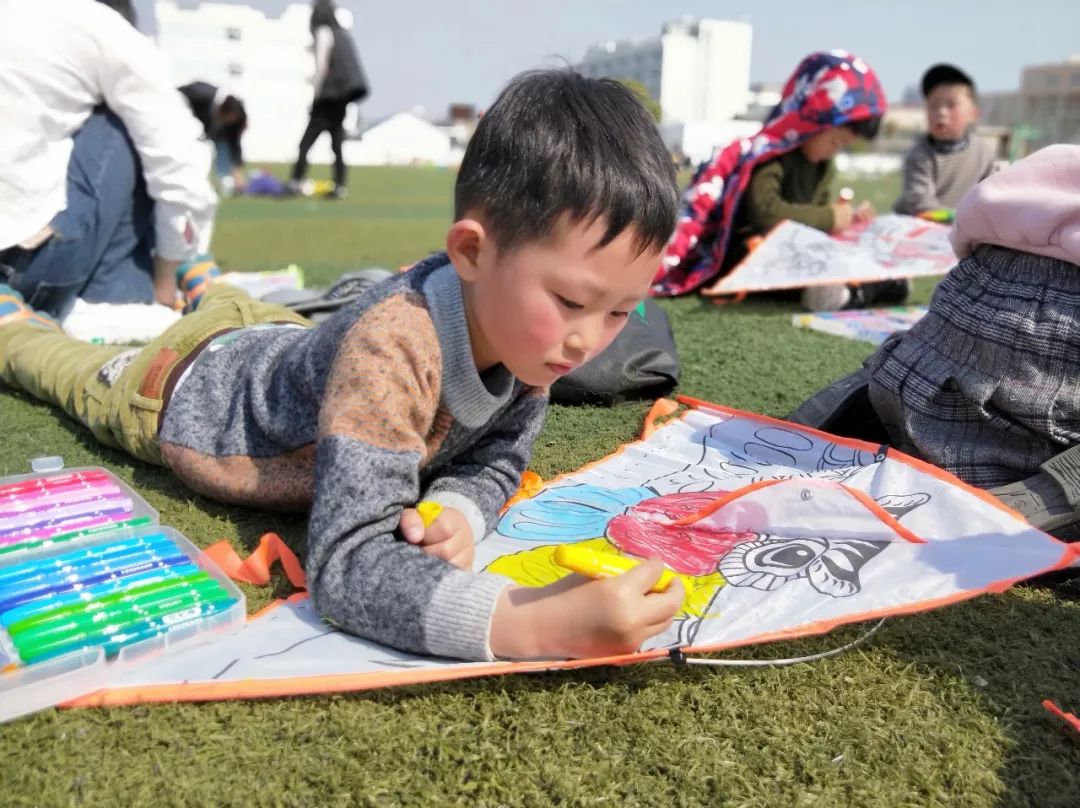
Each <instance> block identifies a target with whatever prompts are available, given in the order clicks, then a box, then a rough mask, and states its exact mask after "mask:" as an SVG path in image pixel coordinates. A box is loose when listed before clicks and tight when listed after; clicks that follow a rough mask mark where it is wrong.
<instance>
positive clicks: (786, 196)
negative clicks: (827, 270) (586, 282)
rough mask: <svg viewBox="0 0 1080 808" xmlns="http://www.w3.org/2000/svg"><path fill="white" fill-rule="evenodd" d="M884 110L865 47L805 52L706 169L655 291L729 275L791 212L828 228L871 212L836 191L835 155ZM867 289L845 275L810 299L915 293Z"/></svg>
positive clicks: (881, 298)
mask: <svg viewBox="0 0 1080 808" xmlns="http://www.w3.org/2000/svg"><path fill="white" fill-rule="evenodd" d="M884 113H885V93H884V90H883V89H882V87H881V84H880V83H879V82H878V79H877V76H876V75H875V74H874V71H873V70H871V69H870V67H869V66H868V65H867V64H866V63H865V62H863V61H862V60H861V59H859V58H858V57H857V56H854V55H853V54H850V53H847V52H845V51H830V52H828V53H813V54H811V55H809V56H807V57H806V58H805V59H803V61H802V62H801V63H800V64H799V66H798V67H797V68H796V69H795V72H794V73H793V74H792V76H791V78H789V79H788V81H787V84H786V85H784V92H783V98H782V99H781V101H780V103H779V104H778V105H777V107H776V109H774V110H773V111H772V114H771V115H770V116H769V119H768V120H767V121H766V122H765V126H764V127H763V128H762V130H761V131H760V132H759V133H758V134H756V135H754V137H752V138H749V139H740V140H737V141H735V142H734V143H732V144H731V145H729V146H728V147H727V148H725V149H724V150H723V151H721V152H719V153H718V154H717V155H716V156H715V157H714V158H713V159H712V160H711V161H709V162H707V163H704V164H703V165H702V166H701V167H700V168H699V169H698V171H697V174H696V175H695V176H694V179H693V180H692V181H691V183H690V187H689V188H687V190H686V192H685V194H684V196H683V200H682V208H681V211H680V217H679V222H678V225H677V226H676V229H675V233H674V235H673V236H672V237H671V240H670V241H669V242H668V245H667V249H666V251H665V253H664V261H663V265H662V267H661V269H660V272H659V274H658V275H657V277H656V281H655V282H654V284H653V294H655V295H679V294H685V293H686V292H690V291H692V290H694V289H697V288H699V287H701V286H703V285H704V284H706V283H707V282H709V281H710V280H712V279H714V278H715V277H716V276H717V275H720V276H723V275H724V274H726V273H727V272H728V271H729V270H731V269H732V268H733V267H734V266H735V265H736V264H738V263H739V262H740V261H741V260H742V259H743V258H744V257H745V256H746V252H747V247H746V240H747V239H748V238H750V237H751V236H756V235H763V234H765V233H767V232H768V231H769V230H770V229H771V228H773V227H774V226H775V225H777V224H779V223H780V222H781V221H783V220H785V219H791V220H793V221H796V222H801V223H802V224H806V225H809V226H811V227H816V228H817V229H819V230H823V231H825V232H826V233H829V232H836V231H839V230H843V229H844V228H846V227H848V226H849V225H851V224H852V223H853V222H856V221H860V220H865V219H867V218H872V217H873V215H874V211H873V209H872V208H871V207H870V205H869V204H868V203H865V202H864V203H862V204H861V205H859V206H852V204H851V203H850V202H848V201H847V200H837V199H836V198H835V196H834V194H833V190H832V183H833V180H834V179H835V176H836V169H835V165H834V163H833V157H834V156H835V155H836V154H837V153H838V152H840V151H841V150H842V149H845V148H847V147H848V146H850V145H851V144H852V143H853V142H854V141H855V140H856V139H858V138H862V139H865V140H870V139H872V138H873V137H875V136H876V135H877V131H878V127H879V126H880V123H881V116H882V115H884ZM871 287H873V288H872V289H871ZM893 287H897V288H893ZM861 291H873V292H874V294H873V295H872V296H871V295H863V294H860V293H856V292H855V291H854V289H853V288H849V287H847V286H845V285H843V284H839V285H835V286H826V287H815V288H810V289H806V290H804V293H803V298H802V302H803V305H804V306H805V307H806V308H808V309H810V310H811V311H823V310H830V309H840V308H843V307H844V306H849V305H852V304H860V303H867V304H869V303H876V302H886V300H888V302H901V301H902V300H903V298H905V297H906V296H907V292H906V285H904V284H902V283H901V284H898V283H895V282H894V283H891V284H873V285H870V284H867V285H866V286H865V287H864V289H863V290H861ZM890 292H891V297H890ZM870 297H872V299H868V298H870Z"/></svg>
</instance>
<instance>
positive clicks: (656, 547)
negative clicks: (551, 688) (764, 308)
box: [78, 401, 1080, 705]
mask: <svg viewBox="0 0 1080 808" xmlns="http://www.w3.org/2000/svg"><path fill="white" fill-rule="evenodd" d="M687 403H688V404H689V406H690V409H689V410H688V411H687V412H685V413H684V414H683V415H682V416H680V417H679V418H676V419H673V420H670V421H668V422H667V423H666V424H664V425H663V426H660V427H658V428H656V429H655V430H654V431H653V432H652V434H651V435H650V436H649V437H648V438H646V439H643V440H641V441H637V442H635V443H632V444H629V445H627V446H624V447H623V448H622V449H621V450H620V451H618V452H617V453H616V454H614V455H612V456H610V457H608V458H606V459H604V460H602V461H599V462H597V463H595V464H592V465H590V466H587V467H585V468H584V469H582V470H580V471H577V472H574V473H572V474H569V475H566V476H564V477H561V478H559V479H557V480H554V481H552V482H551V483H550V484H548V485H547V486H545V487H543V488H542V489H540V490H539V492H538V493H535V494H534V495H533V496H531V497H528V498H524V499H519V500H518V501H516V502H515V503H514V504H512V505H511V506H510V508H509V509H508V510H507V511H506V512H505V514H504V516H503V517H502V519H501V521H500V523H499V525H498V528H497V530H496V531H495V532H494V533H493V534H491V535H490V536H488V537H486V538H485V539H484V540H483V541H482V542H480V543H479V544H478V546H477V564H476V568H477V569H487V570H489V571H491V572H496V573H499V574H503V575H506V576H507V577H509V578H511V579H513V580H516V581H517V582H519V583H521V584H525V585H543V584H546V583H550V582H551V581H553V580H555V579H556V578H558V577H561V576H562V575H566V574H568V573H566V572H565V571H564V570H562V569H561V568H559V567H557V566H556V565H555V564H554V562H553V560H552V555H553V553H554V548H555V547H556V546H557V545H558V544H560V543H563V542H584V543H586V546H588V547H591V548H592V549H595V550H600V551H605V552H611V553H620V554H624V555H631V556H642V557H643V556H660V557H661V558H663V559H664V561H665V562H666V563H667V564H668V566H669V567H671V568H672V569H673V570H675V571H676V572H677V573H679V575H680V578H681V579H682V580H683V582H684V585H685V586H686V588H687V592H688V595H687V598H686V601H685V602H684V605H683V609H682V611H681V612H680V614H679V615H678V617H677V619H676V620H675V622H674V623H673V625H672V626H671V628H670V629H669V630H667V631H665V632H663V633H662V634H660V635H657V636H655V637H652V638H651V639H649V640H648V641H647V642H646V643H645V645H644V646H643V647H642V649H641V651H640V652H639V653H638V654H633V655H628V656H624V657H619V658H614V659H611V658H609V659H605V660H583V661H576V662H573V663H565V662H558V661H544V662H532V663H501V662H500V663H494V664H492V663H483V662H480V663H466V662H456V661H453V660H446V659H436V658H430V657H419V656H414V655H411V654H406V653H402V652H399V651H395V650H393V649H389V648H386V647H384V646H380V645H378V644H375V643H372V642H369V641H366V640H362V639H358V638H356V637H352V636H350V635H347V634H344V633H341V632H338V631H335V630H334V629H332V628H331V627H330V626H328V625H327V624H325V623H324V622H323V621H321V620H320V619H319V618H318V616H317V615H316V614H315V613H314V610H313V609H312V608H311V603H310V600H309V599H307V598H304V597H300V598H293V599H290V600H289V601H288V602H283V603H281V604H280V605H278V606H276V607H274V608H272V609H270V610H268V611H266V612H264V613H263V614H261V615H260V616H257V617H255V618H253V619H251V620H250V621H249V622H248V624H247V626H246V627H245V628H244V629H242V630H241V631H240V632H239V633H238V634H234V635H231V636H229V637H227V638H224V639H222V640H221V641H220V642H216V643H211V644H209V645H205V646H202V647H199V648H195V649H191V650H189V651H187V652H181V653H177V654H175V655H166V656H163V657H161V658H160V659H156V660H155V659H150V660H142V661H140V663H139V664H138V665H137V666H132V667H131V668H130V669H128V670H126V671H121V672H119V673H118V674H117V676H116V678H115V679H114V680H112V681H111V689H110V690H109V691H103V692H100V693H97V694H92V695H91V696H89V697H86V698H84V699H81V700H80V701H79V702H78V703H79V704H84V705H88V704H115V703H131V702H137V701H152V700H184V699H193V700H197V699H216V698H241V697H250V696H271V695H285V694H298V693H314V692H329V691H340V690H359V689H365V688H370V687H382V686H387V685H395V684H412V683H419V682H425V681H434V680H440V679H449V678H462V677H468V676H479V675H484V674H493V673H513V672H517V671H524V670H537V669H545V668H557V667H566V666H571V665H572V666H575V667H576V666H582V665H589V664H600V663H601V662H619V663H624V662H634V661H639V660H645V659H652V658H656V657H658V656H663V655H664V654H666V653H667V652H668V651H669V650H670V649H675V648H679V649H682V650H683V651H684V652H686V653H694V652H696V651H705V650H718V649H721V648H730V647H735V646H740V645H748V644H752V643H757V642H763V641H767V640H774V639H780V638H790V637H797V636H806V635H810V634H819V633H822V632H824V631H828V630H829V629H831V628H834V627H836V626H838V625H842V624H845V623H853V622H859V621H865V620H870V619H877V618H880V617H883V616H888V615H899V614H905V613H911V612H917V611H924V610H927V609H932V608H936V607H939V606H943V605H946V604H949V603H953V602H957V601H960V600H963V599H965V598H969V597H973V596H975V595H977V594H980V593H983V592H988V591H995V592H997V591H1001V590H1003V589H1005V588H1006V587H1007V586H1009V585H1010V584H1012V583H1015V582H1016V581H1018V580H1021V579H1024V578H1027V577H1030V576H1033V575H1036V574H1039V573H1042V572H1047V571H1050V570H1052V569H1057V568H1060V567H1064V566H1066V565H1068V564H1069V563H1071V562H1072V561H1073V560H1074V559H1075V558H1076V557H1077V556H1078V555H1080V552H1078V551H1080V547H1077V548H1073V547H1070V546H1069V545H1066V544H1063V543H1061V542H1059V541H1058V540H1056V539H1054V538H1052V537H1050V536H1048V535H1046V534H1045V533H1043V532H1041V531H1038V530H1036V529H1034V528H1032V527H1031V526H1029V525H1028V524H1027V523H1026V522H1024V521H1023V519H1022V518H1020V517H1019V516H1018V515H1016V514H1014V513H1013V512H1011V511H1009V510H1007V509H1005V508H1004V507H1003V506H1001V505H1000V504H998V503H997V501H996V500H994V499H993V498H992V497H990V496H989V495H987V494H985V493H984V492H980V491H977V490H975V489H972V488H969V487H967V486H965V485H964V484H962V483H960V482H959V481H958V480H956V479H955V478H953V477H951V476H949V475H947V474H945V473H943V472H941V471H939V470H937V469H934V468H933V467H931V466H928V465H926V464H923V463H920V462H918V461H914V460H912V459H910V458H907V457H905V456H903V455H899V454H896V453H894V452H892V451H890V450H886V449H884V448H882V447H876V446H872V445H869V444H864V443H860V442H856V441H849V440H845V439H839V438H834V437H831V436H829V435H826V434H824V433H820V432H816V431H814V430H809V429H806V428H803V427H799V426H795V425H792V424H789V423H786V422H782V421H776V420H773V419H768V418H764V417H761V416H755V415H750V414H747V413H741V412H738V411H734V410H729V409H725V408H722V407H716V406H714V405H708V404H703V403H700V402H689V401H688V402H687Z"/></svg>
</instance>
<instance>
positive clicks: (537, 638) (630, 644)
mask: <svg viewBox="0 0 1080 808" xmlns="http://www.w3.org/2000/svg"><path fill="white" fill-rule="evenodd" d="M663 569H664V565H663V563H662V562H661V561H660V560H659V559H651V560H649V561H646V562H644V563H642V564H640V565H639V566H637V567H634V568H633V569H632V570H630V571H629V572H625V573H623V574H622V575H617V576H615V577H614V578H601V579H599V580H590V579H588V578H583V577H581V576H579V575H569V576H567V577H565V578H562V579H560V580H559V581H556V582H555V583H553V584H550V585H548V586H545V587H540V588H536V589H530V588H527V587H514V588H509V589H507V590H506V591H505V592H503V594H502V596H501V597H500V598H499V602H498V603H497V604H496V606H495V615H494V618H493V619H492V624H491V650H492V653H494V654H495V656H497V657H502V658H517V659H529V658H536V657H574V658H580V657H592V656H608V655H612V654H625V653H630V652H633V651H636V650H637V649H638V648H639V647H640V646H641V644H642V643H643V642H644V641H645V640H647V639H648V638H649V637H651V636H653V635H655V634H659V633H660V632H661V631H663V630H664V629H666V628H667V627H668V626H669V625H671V621H672V619H673V618H674V617H675V614H676V613H677V612H678V611H679V608H680V607H681V606H682V602H683V598H684V597H685V591H684V590H683V585H682V581H679V580H677V579H676V580H675V581H673V582H672V584H671V586H669V587H668V588H667V590H666V591H664V592H656V593H651V592H649V590H650V589H651V588H652V586H653V585H654V584H655V583H656V582H657V581H658V580H659V578H660V573H661V572H662V571H663Z"/></svg>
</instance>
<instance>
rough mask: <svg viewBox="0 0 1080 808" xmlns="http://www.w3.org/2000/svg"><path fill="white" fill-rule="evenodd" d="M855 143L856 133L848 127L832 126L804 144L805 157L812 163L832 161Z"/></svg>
mask: <svg viewBox="0 0 1080 808" xmlns="http://www.w3.org/2000/svg"><path fill="white" fill-rule="evenodd" d="M854 142H855V133H854V132H852V131H851V130H850V129H848V128H847V127H846V126H830V127H829V128H828V129H826V130H825V131H823V132H818V133H817V134H816V135H813V136H812V137H811V138H810V139H809V140H807V141H806V142H805V143H803V144H802V146H801V147H800V148H801V149H802V153H803V156H804V157H805V158H806V159H807V160H809V161H810V162H811V163H823V162H825V161H826V160H831V159H832V158H834V157H836V155H837V154H839V153H840V152H842V151H843V150H844V149H846V148H847V147H848V146H850V145H851V144H852V143H854Z"/></svg>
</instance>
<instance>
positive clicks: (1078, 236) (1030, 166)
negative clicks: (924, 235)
mask: <svg viewBox="0 0 1080 808" xmlns="http://www.w3.org/2000/svg"><path fill="white" fill-rule="evenodd" d="M951 238H952V245H953V249H954V250H955V251H956V254H957V256H959V257H961V258H963V257H964V256H966V255H969V254H970V253H971V251H972V250H974V249H975V247H977V246H978V245H980V244H996V245H998V246H1001V247H1009V248H1010V249H1014V250H1021V251H1023V252H1026V253H1033V254H1035V255H1045V256H1048V257H1050V258H1059V259H1061V260H1062V261H1068V262H1069V263H1072V264H1080V146H1064V145H1061V146H1047V147H1046V148H1045V149H1041V150H1040V151H1037V152H1035V153H1034V154H1032V155H1030V156H1028V157H1025V158H1024V159H1023V160H1020V161H1018V162H1016V163H1014V164H1013V165H1012V166H1010V167H1009V168H1007V169H1005V170H1004V171H999V172H998V173H996V174H992V175H991V176H989V177H987V178H986V179H985V180H983V181H982V182H980V183H979V184H978V185H976V186H975V187H974V188H973V189H972V190H971V191H970V192H969V193H968V194H967V195H966V196H965V197H964V198H963V199H961V200H960V204H959V205H957V206H956V221H955V223H954V224H953V229H952V234H951Z"/></svg>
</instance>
